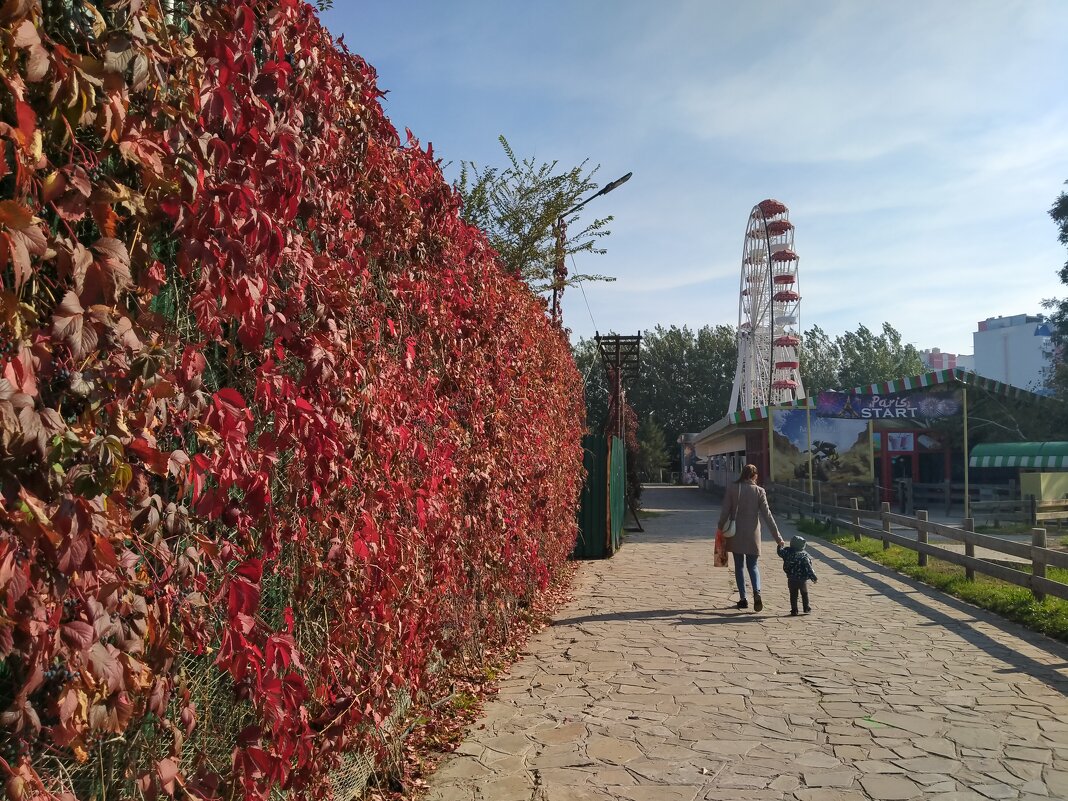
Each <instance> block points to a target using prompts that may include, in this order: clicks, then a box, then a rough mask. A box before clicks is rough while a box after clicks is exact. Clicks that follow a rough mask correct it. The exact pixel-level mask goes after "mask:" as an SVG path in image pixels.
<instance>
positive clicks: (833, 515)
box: [768, 484, 1068, 600]
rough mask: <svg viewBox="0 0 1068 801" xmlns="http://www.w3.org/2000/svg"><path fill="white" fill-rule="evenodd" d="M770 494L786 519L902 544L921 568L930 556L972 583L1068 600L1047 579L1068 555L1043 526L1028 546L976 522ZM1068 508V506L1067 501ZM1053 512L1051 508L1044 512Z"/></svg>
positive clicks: (1064, 589) (794, 493)
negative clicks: (980, 554) (946, 544)
mask: <svg viewBox="0 0 1068 801" xmlns="http://www.w3.org/2000/svg"><path fill="white" fill-rule="evenodd" d="M768 495H769V497H770V498H771V501H772V504H773V506H774V507H775V509H776V511H778V512H780V513H785V514H786V515H787V517H789V516H790V514H792V513H795V512H796V513H797V514H799V515H800V516H802V517H804V516H809V517H812V518H814V519H820V520H822V521H823V522H825V523H826V524H827V525H829V526H831V527H832V528H833V529H839V528H842V529H846V530H848V531H851V532H852V533H853V536H854V537H855V538H856V539H857V540H859V539H860V538H861V536H867V537H871V538H872V539H876V540H881V541H882V543H883V547H884V548H889V547H890V545H891V544H894V545H900V546H901V547H902V548H908V549H909V550H912V551H916V553H917V555H918V556H917V559H918V562H919V564H920V565H925V564H927V560H928V558H933V559H940V560H942V561H943V562H949V563H951V564H955V565H960V566H961V567H963V568H964V569H965V574H966V575H967V577H968V578H969V579H973V578H974V577H975V574H976V573H981V574H983V575H986V576H991V577H992V578H996V579H1000V580H1001V581H1007V582H1009V583H1010V584H1015V585H1017V586H1019V587H1026V588H1027V589H1029V590H1031V592H1032V594H1033V595H1034V596H1035V598H1036V599H1037V600H1042V599H1043V598H1045V597H1046V596H1047V595H1052V596H1054V597H1055V598H1061V599H1064V600H1068V584H1065V583H1063V582H1059V581H1053V580H1051V579H1049V578H1047V577H1046V568H1047V567H1055V568H1062V569H1066V570H1068V552H1065V551H1059V550H1052V549H1050V548H1047V547H1046V530H1045V529H1044V528H1038V527H1035V528H1033V529H1032V530H1031V542H1030V543H1026V542H1016V541H1013V540H1008V539H1005V538H1003V537H995V536H993V535H990V534H982V533H979V532H977V531H975V530H974V528H975V521H974V518H969V519H967V520H965V521H964V525H963V526H961V527H958V526H948V525H945V524H944V523H936V522H934V521H931V520H928V516H927V512H926V511H925V510H918V511H917V512H916V516H915V517H911V516H909V515H900V514H894V513H893V512H891V511H890V504H889V503H883V504H882V509H881V510H880V511H878V512H872V511H869V510H866V509H860V508H858V503H857V499H856V498H854V499H852V502H851V504H850V506H848V507H844V506H832V505H829V504H820V503H818V502H816V501H815V500H814V499H813V498H812V496H810V495H806V494H805V493H804V492H800V491H798V490H795V489H792V488H789V487H780V486H778V485H774V484H773V485H771V486H769V487H768ZM999 503H1001V502H999ZM1047 503H1049V502H1047ZM1053 503H1059V502H1053ZM1065 506H1066V507H1068V502H1066V503H1065ZM1055 511H1056V510H1051V511H1048V512H1046V513H1053V512H1055ZM872 520H875V521H878V522H879V523H880V524H881V525H880V527H879V528H875V527H874V526H872V525H868V524H867V523H866V521H872ZM862 521H865V522H862ZM895 526H896V527H897V528H898V529H899V530H900V529H902V528H904V529H911V530H912V531H915V532H916V533H915V536H910V535H906V534H902V533H899V532H898V531H894V527H895ZM931 535H934V536H936V537H943V538H945V539H951V540H955V541H957V542H961V543H964V553H963V554H961V553H957V552H956V551H951V550H947V549H946V548H942V547H939V546H938V545H932V544H931V543H930V542H929V537H930V536H931ZM977 547H979V548H984V549H986V550H988V551H994V552H995V553H1002V554H1006V555H1008V556H1013V557H1016V558H1017V559H1024V560H1027V561H1029V562H1030V565H1031V572H1030V573H1028V572H1026V571H1023V570H1018V569H1016V568H1014V567H1009V566H1007V565H1004V564H999V563H998V562H993V561H990V560H988V559H980V558H977V557H976V556H975V549H976V548H977Z"/></svg>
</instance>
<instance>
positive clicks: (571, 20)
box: [324, 0, 1068, 353]
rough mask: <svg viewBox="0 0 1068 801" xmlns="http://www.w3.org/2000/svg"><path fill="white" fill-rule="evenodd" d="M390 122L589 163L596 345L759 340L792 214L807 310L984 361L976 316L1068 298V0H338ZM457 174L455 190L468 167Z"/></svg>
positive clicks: (804, 315) (443, 141)
mask: <svg viewBox="0 0 1068 801" xmlns="http://www.w3.org/2000/svg"><path fill="white" fill-rule="evenodd" d="M324 21H325V22H326V24H327V25H328V27H329V28H330V29H331V30H332V31H333V32H334V33H335V34H338V35H341V34H344V35H345V42H346V44H347V45H348V46H349V48H350V49H351V50H353V51H354V52H356V53H359V54H360V55H362V56H363V57H364V58H366V59H367V60H368V61H369V62H370V63H371V64H373V65H374V66H375V67H376V68H377V70H378V74H379V83H380V86H381V87H382V88H383V89H385V90H388V92H389V94H388V96H387V98H386V100H385V108H386V111H387V113H388V114H389V115H390V117H391V119H392V120H393V123H394V124H395V125H396V126H397V128H398V129H399V130H401V131H403V129H404V128H405V127H408V128H411V130H412V131H413V132H414V133H415V134H416V136H418V137H419V138H420V139H421V140H422V141H423V142H432V143H433V144H434V151H435V153H436V154H437V155H438V156H439V157H440V158H442V159H443V160H444V161H446V162H452V163H453V164H454V165H457V164H458V163H459V162H460V161H461V160H467V161H475V162H478V163H480V164H497V165H499V164H501V163H502V162H503V161H504V155H503V153H502V152H501V150H500V146H499V144H498V143H497V136H498V134H502V133H503V134H504V135H505V136H507V137H508V139H509V141H510V142H511V144H512V146H513V148H514V149H515V151H516V153H517V154H518V155H519V156H520V157H525V156H535V157H536V158H538V159H539V160H542V161H552V160H559V161H560V162H561V164H564V165H568V166H570V165H572V164H575V163H578V162H579V161H581V160H583V159H584V158H587V157H588V158H590V160H591V161H592V162H593V163H596V164H600V165H601V170H600V171H599V173H598V177H599V178H600V183H602V184H603V183H607V182H608V181H610V180H612V179H614V178H616V177H618V176H620V175H622V174H624V173H626V172H630V171H633V173H634V177H633V179H632V180H631V181H630V182H629V183H627V184H626V185H625V186H623V187H621V188H619V189H618V190H617V191H615V192H613V193H611V194H609V195H606V196H604V197H601V198H598V199H597V200H595V201H593V203H591V204H590V205H589V206H588V207H587V208H586V210H585V211H584V212H583V214H584V217H583V219H586V217H585V215H587V214H588V215H589V217H590V218H591V219H592V217H594V216H601V215H605V214H611V215H613V216H614V217H615V220H614V222H613V223H612V225H611V228H612V235H611V236H610V237H609V238H608V239H607V240H606V245H607V248H608V254H607V255H605V256H591V255H581V256H579V257H578V263H577V264H576V265H575V267H576V268H577V270H578V271H580V272H585V273H604V274H610V275H614V276H616V278H617V281H616V282H614V283H611V284H605V283H589V284H586V286H585V290H586V297H587V299H588V301H589V306H590V309H591V310H592V316H593V320H594V321H595V322H591V319H590V317H591V315H590V312H588V311H587V308H586V305H585V303H584V302H583V298H582V294H581V293H580V292H579V291H577V290H569V291H568V293H567V295H566V296H565V303H564V319H565V324H566V325H568V326H569V327H570V328H571V329H572V330H573V332H574V334H575V335H576V336H578V335H581V336H589V335H592V333H593V331H594V328H595V327H596V328H597V329H599V330H600V331H601V332H602V333H603V332H607V331H609V330H614V331H617V332H620V333H634V332H636V331H638V330H644V329H648V328H651V327H653V326H654V325H656V324H658V323H659V324H663V325H671V324H677V325H684V324H685V325H689V326H691V327H695V326H700V325H704V324H706V323H712V324H716V323H729V324H731V325H735V324H737V321H738V275H739V271H740V259H741V252H742V239H743V234H744V232H745V225H746V222H747V218H748V214H749V211H750V209H751V208H752V206H753V205H754V204H755V203H757V202H759V201H760V200H762V199H764V198H766V197H774V198H777V199H779V200H781V201H783V202H784V203H786V204H787V205H788V206H789V207H790V211H791V219H792V221H793V222H794V225H795V226H796V250H797V252H798V254H799V255H800V258H801V261H800V289H801V293H802V295H803V300H802V307H801V320H802V325H803V326H804V327H806V328H807V327H809V326H811V325H820V326H822V327H823V328H824V329H825V330H827V331H828V332H829V333H831V334H837V333H841V332H842V331H844V330H847V329H854V328H856V326H857V325H858V324H860V323H864V324H866V325H868V326H869V327H871V328H877V327H878V326H880V325H881V324H882V322H883V321H884V320H887V321H889V322H890V323H892V324H893V325H894V326H896V327H897V328H898V329H899V330H900V331H901V332H902V334H903V336H904V338H905V339H906V340H907V341H909V342H912V343H913V344H915V345H916V346H918V347H920V348H926V347H934V346H937V347H941V348H942V349H943V350H948V351H953V352H959V353H971V352H972V346H971V342H972V340H971V332H972V331H974V330H975V327H976V326H975V323H976V322H977V321H978V320H981V319H985V318H987V317H990V316H996V315H999V314H1006V315H1007V314H1018V313H1021V312H1028V313H1037V312H1039V311H1040V307H1039V304H1040V301H1041V300H1042V299H1043V298H1046V297H1051V296H1054V295H1058V294H1065V293H1068V288H1065V287H1062V286H1061V285H1060V284H1059V282H1058V280H1057V276H1056V272H1057V270H1058V268H1059V267H1060V266H1061V265H1063V264H1064V262H1065V260H1066V258H1068V254H1066V252H1065V248H1064V247H1063V246H1062V245H1060V244H1059V243H1058V242H1057V238H1056V234H1057V232H1056V228H1055V226H1054V225H1053V223H1052V221H1051V220H1050V218H1049V216H1048V213H1047V212H1048V209H1049V208H1050V206H1051V205H1052V204H1053V201H1054V199H1055V197H1056V196H1057V194H1058V193H1059V192H1060V191H1062V188H1063V184H1064V181H1065V180H1068V92H1066V91H1065V86H1064V76H1065V75H1068V3H1066V2H1063V0H1049V1H1048V2H1043V1H1042V0H1027V1H1026V2H1011V1H1009V0H996V1H992V2H982V1H979V0H973V1H970V2H963V1H962V0H954V1H953V2H937V3H932V2H926V1H925V2H919V1H918V0H902V1H899V2H893V3H869V2H859V0H857V1H855V0H843V1H842V2H831V1H830V0H827V1H822V0H812V2H800V1H799V0H798V1H797V2H781V1H779V0H765V2H761V3H736V2H725V1H724V2H720V1H718V0H716V1H712V0H709V1H708V2H671V1H670V0H664V2H660V3H652V2H648V0H636V1H632V0H615V1H614V2H607V0H604V1H602V2H593V0H574V1H573V2H559V1H557V0H548V1H547V2H539V3H531V2H525V3H519V2H490V0H485V1H484V2H469V1H464V0H459V1H458V2H424V1H423V0H414V1H410V2H407V3H404V4H397V3H390V2H385V0H374V2H352V1H351V0H337V2H336V8H335V9H334V10H332V11H330V12H327V13H325V14H324ZM446 173H447V175H449V176H450V177H454V175H455V168H448V169H447V170H446Z"/></svg>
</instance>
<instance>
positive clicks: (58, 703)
mask: <svg viewBox="0 0 1068 801" xmlns="http://www.w3.org/2000/svg"><path fill="white" fill-rule="evenodd" d="M173 7H175V6H174V5H171V4H168V5H167V8H168V9H170V8H173ZM177 7H179V8H183V7H184V8H185V9H186V13H185V14H184V16H182V17H181V18H180V19H179V18H176V17H175V15H174V14H173V13H172V12H169V11H168V12H165V11H164V7H163V6H162V5H161V3H159V2H158V1H157V0H145V2H143V3H113V4H107V5H105V6H103V9H104V10H102V11H100V12H97V11H96V10H94V9H93V7H92V6H90V5H88V4H84V6H76V8H79V9H84V11H77V12H75V11H71V10H70V9H68V8H67V7H65V6H63V5H62V4H57V3H49V4H46V5H45V8H46V9H48V11H47V13H45V12H42V9H41V7H40V5H39V4H38V3H11V4H8V6H7V7H5V10H4V14H3V15H2V16H0V37H2V41H3V47H2V48H0V59H2V60H3V64H2V72H3V75H4V88H3V90H0V110H2V114H3V117H2V122H0V143H2V145H3V148H4V151H3V156H4V157H3V158H2V159H0V187H2V190H3V192H2V197H3V200H2V201H0V223H2V227H0V269H2V270H3V272H2V276H3V287H2V294H0V315H2V319H0V323H2V326H3V336H0V340H2V341H4V342H5V343H10V344H8V345H7V346H6V352H5V354H4V357H3V361H2V363H0V367H2V370H3V372H2V375H3V378H2V380H0V418H2V420H3V426H2V430H0V434H2V437H0V491H2V506H0V521H2V524H3V525H2V532H0V600H2V602H3V605H4V615H3V617H0V657H2V658H3V663H2V670H0V703H2V704H3V710H4V711H3V715H2V718H0V725H2V726H3V737H2V739H3V742H2V743H0V746H2V747H3V750H4V753H3V754H2V756H3V757H4V759H5V760H6V762H4V763H0V764H2V767H4V769H5V770H6V771H7V772H8V774H9V779H10V780H9V783H8V792H9V795H12V797H15V798H19V797H21V798H45V797H56V796H64V797H72V796H75V795H77V796H82V797H90V796H93V795H98V796H101V797H102V793H101V790H103V789H106V790H107V794H109V795H110V794H119V795H122V796H125V797H132V796H134V795H135V794H138V793H139V794H141V795H143V796H145V797H146V798H152V797H154V796H156V795H160V794H163V795H175V794H178V793H180V792H183V790H182V788H184V792H185V793H186V794H188V795H190V796H191V797H200V798H224V797H226V798H229V797H232V796H233V795H234V793H235V792H238V793H242V794H243V795H245V797H249V798H265V797H267V795H268V794H270V793H271V792H272V788H281V789H284V790H286V791H289V792H292V793H294V794H295V795H297V796H298V797H299V796H323V795H326V794H328V792H329V789H330V785H329V774H330V770H331V769H332V768H334V767H336V766H337V765H339V764H340V763H341V759H342V755H345V754H351V753H352V752H354V751H356V750H365V749H369V748H375V747H378V746H380V742H379V740H378V738H377V732H378V730H379V729H380V728H382V727H383V725H384V724H385V722H386V721H387V720H388V719H389V718H390V716H391V714H393V712H394V711H395V710H396V709H397V707H398V705H399V704H401V703H402V701H403V699H405V698H408V697H414V698H416V699H417V700H418V699H419V697H420V693H421V691H422V690H424V689H425V688H426V687H427V686H428V683H429V682H430V681H431V679H432V670H433V667H434V665H435V664H438V663H440V662H442V661H448V660H449V659H452V658H454V657H456V656H457V655H459V654H462V653H463V652H465V651H468V650H471V649H472V648H474V647H475V645H476V644H477V643H478V642H480V641H484V640H493V639H495V638H496V639H500V638H501V637H503V636H505V635H506V633H507V626H508V621H509V619H510V616H511V615H512V614H513V612H514V610H515V608H516V606H517V605H518V604H519V603H521V602H524V601H528V600H529V599H530V598H532V597H533V596H534V595H535V594H536V593H538V592H540V591H541V590H542V589H543V588H544V587H545V586H546V585H547V584H548V582H549V580H550V578H551V577H552V576H553V575H554V573H555V572H556V571H557V570H558V568H559V567H560V566H561V565H562V564H563V562H564V561H565V559H566V558H567V555H568V553H569V551H570V549H571V546H572V544H573V542H574V537H575V515H574V507H575V503H576V499H577V496H578V491H579V486H580V480H581V476H580V474H581V448H580V433H581V429H582V426H583V408H582V392H581V380H580V377H579V375H578V373H577V371H576V369H575V367H574V363H573V361H572V360H571V357H570V354H569V349H568V346H567V342H566V341H565V338H564V336H563V335H562V334H561V332H560V331H558V330H556V329H555V328H553V327H552V326H551V325H550V324H549V322H548V321H547V319H546V316H545V306H544V302H543V301H541V300H539V299H538V298H536V297H535V296H534V295H532V294H531V293H530V291H529V290H528V289H527V288H526V287H525V286H524V285H523V284H521V283H520V282H519V281H518V280H517V279H515V278H513V277H511V276H509V275H506V274H505V273H504V272H503V271H502V270H501V269H500V268H499V266H498V264H497V260H496V257H495V254H494V253H493V251H492V250H491V249H490V248H489V247H488V245H487V244H486V241H485V238H484V237H483V236H482V234H481V233H480V232H478V231H477V230H475V229H473V228H471V227H470V226H468V225H467V224H465V223H464V222H463V221H462V220H461V219H460V217H459V214H458V210H459V200H458V198H457V196H456V194H455V193H454V192H453V191H452V190H451V189H450V187H449V186H448V185H447V184H446V182H445V181H444V180H443V178H442V175H441V173H440V170H439V168H438V165H437V163H436V162H435V160H434V158H433V154H432V152H431V151H430V149H429V148H427V149H425V150H424V149H422V148H421V147H420V146H419V144H418V142H416V141H415V140H414V139H413V138H411V136H410V135H409V137H408V139H407V141H406V142H404V143H402V142H401V141H400V140H399V138H398V136H397V134H396V132H395V131H394V129H393V127H392V126H391V125H390V123H389V121H388V120H387V119H386V117H385V116H384V114H383V112H382V109H381V106H380V103H379V98H380V96H381V93H380V92H379V90H378V89H377V87H376V84H375V74H374V71H373V69H372V68H371V67H370V66H368V65H367V64H366V63H365V62H364V61H362V60H361V59H360V58H359V57H357V56H354V55H352V54H350V53H348V52H347V51H346V50H345V49H344V48H343V47H340V46H338V45H336V44H335V43H334V42H333V41H332V39H331V37H330V36H329V34H328V33H327V32H326V31H325V30H324V29H323V28H322V27H321V26H320V24H319V22H318V21H317V19H316V17H315V14H314V12H313V10H312V9H311V8H310V7H309V6H308V5H306V4H305V3H302V2H296V0H281V2H276V3H268V2H266V0H237V1H236V2H230V3H195V2H194V3H187V4H184V5H178V6H177ZM56 9H59V10H58V11H57V10H56ZM64 9H66V10H64Z"/></svg>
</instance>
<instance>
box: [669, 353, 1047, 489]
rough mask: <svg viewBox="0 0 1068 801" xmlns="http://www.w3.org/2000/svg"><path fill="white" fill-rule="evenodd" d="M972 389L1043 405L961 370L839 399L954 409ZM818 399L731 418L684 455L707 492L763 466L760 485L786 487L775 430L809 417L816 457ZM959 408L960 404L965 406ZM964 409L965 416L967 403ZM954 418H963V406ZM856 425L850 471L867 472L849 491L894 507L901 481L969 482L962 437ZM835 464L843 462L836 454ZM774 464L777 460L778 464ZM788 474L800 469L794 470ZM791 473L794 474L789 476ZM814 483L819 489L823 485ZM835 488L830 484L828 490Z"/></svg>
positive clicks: (876, 420) (896, 425) (916, 426)
mask: <svg viewBox="0 0 1068 801" xmlns="http://www.w3.org/2000/svg"><path fill="white" fill-rule="evenodd" d="M969 389H978V390H982V391H984V392H992V393H995V394H998V395H1001V396H1003V397H1007V398H1014V399H1018V400H1021V401H1024V402H1035V401H1041V400H1045V399H1043V398H1041V397H1040V396H1038V395H1036V394H1035V393H1032V392H1029V391H1026V390H1023V389H1019V388H1016V387H1012V386H1009V385H1008V384H1005V383H1003V382H998V381H992V380H990V379H987V378H984V377H982V376H979V375H976V374H975V373H972V372H968V371H964V370H961V369H959V368H954V369H949V370H937V371H932V372H929V373H924V374H923V375H919V376H912V377H907V378H898V379H894V380H892V381H886V382H882V383H879V384H871V385H867V386H862V387H856V388H854V389H852V390H851V391H849V392H847V393H837V394H838V395H839V396H840V397H844V396H849V397H854V398H866V399H870V397H871V396H877V397H878V398H882V399H883V401H885V402H887V403H891V404H892V403H898V402H902V403H904V402H905V401H899V400H896V399H900V398H909V397H911V398H912V401H913V404H914V405H918V402H920V401H923V402H925V403H929V402H931V400H936V401H939V400H940V401H941V402H945V401H946V400H947V399H948V400H950V402H951V403H952V402H954V401H952V398H954V397H958V398H959V395H960V392H961V391H962V390H964V391H967V390H969ZM820 400H822V396H820V397H819V398H813V397H809V398H803V399H801V400H798V401H795V402H793V403H790V404H785V405H779V406H763V407H758V408H755V409H747V410H745V411H738V412H733V413H731V414H728V415H727V416H726V417H724V418H723V419H722V420H720V421H719V422H717V423H714V424H712V425H710V426H709V427H708V428H706V429H705V430H703V431H701V432H699V433H694V434H684V435H683V436H682V437H681V444H682V448H683V452H684V453H691V454H692V455H693V458H694V459H695V460H696V462H697V464H698V465H699V471H698V472H699V475H700V476H701V478H702V480H703V481H702V483H703V484H704V486H705V487H706V488H707V489H711V490H716V489H722V488H724V487H726V485H727V484H728V483H729V482H730V481H733V480H734V479H735V478H736V477H737V475H738V473H739V471H740V470H741V467H742V466H743V465H745V464H755V465H756V466H757V468H758V470H759V475H760V480H761V483H765V482H767V481H769V480H771V481H783V480H784V478H783V467H784V464H783V462H782V458H781V456H779V455H776V454H777V453H779V449H780V447H781V445H782V444H783V443H782V439H783V435H782V434H780V433H779V431H778V430H777V428H776V425H777V423H776V418H777V417H778V418H779V419H781V415H782V414H783V413H787V414H790V413H792V414H794V415H798V416H800V417H801V418H802V419H804V418H805V417H806V415H807V416H808V422H807V427H808V431H809V443H808V448H807V450H808V451H809V452H811V453H813V454H815V453H817V452H818V451H819V449H820V445H821V443H820V442H818V441H817V438H818V437H819V436H821V435H819V434H818V430H819V424H818V423H814V422H813V421H815V420H817V419H818V417H819V415H820V412H819V405H820V404H819V401H820ZM957 402H958V404H959V401H957ZM1047 402H1049V401H1047ZM964 408H965V409H966V401H965V406H964ZM954 415H955V416H957V417H960V416H961V409H960V407H959V405H958V406H957V408H956V410H955V411H954ZM864 416H865V417H867V415H864ZM850 422H854V423H859V427H858V428H856V429H855V430H854V433H853V435H852V436H853V437H854V438H855V441H853V442H850V443H847V445H849V446H851V451H852V455H851V457H850V458H851V459H853V462H852V465H853V467H854V468H858V467H859V468H861V472H863V473H865V475H864V476H863V478H861V479H860V480H859V481H857V482H856V483H855V484H850V487H859V488H863V489H864V490H865V492H864V493H863V494H864V495H869V493H870V497H871V498H872V500H885V501H890V500H893V497H894V491H895V489H894V488H895V485H896V483H897V482H899V481H901V480H902V479H905V480H908V481H911V482H914V483H918V484H919V483H922V484H942V483H944V482H951V483H957V482H962V481H963V480H964V472H965V468H964V462H965V454H964V452H963V449H962V448H961V445H960V442H959V437H948V438H946V437H945V436H944V435H942V434H940V433H939V432H938V431H936V430H934V429H932V428H931V427H930V425H929V424H927V423H925V422H923V421H918V420H917V421H912V420H909V419H899V417H898V416H894V415H893V414H885V415H873V418H871V419H868V421H867V422H866V423H864V422H863V421H850ZM865 427H866V430H865ZM835 450H837V447H836V448H835ZM834 458H835V459H837V454H835V456H834ZM801 459H803V460H804V462H805V464H806V465H807V461H808V457H806V456H804V455H803V454H802V455H801ZM776 460H779V464H777V465H776V464H775V461H776ZM787 467H788V468H794V467H795V464H790V465H787ZM787 472H788V473H789V470H788V471H787ZM808 475H809V474H808V473H807V471H806V469H805V468H804V467H801V466H796V472H793V473H790V474H789V475H788V477H787V479H786V480H789V479H794V480H799V481H800V482H801V483H802V484H804V483H807V482H806V479H807V476H808ZM816 483H819V480H817V482H816ZM833 483H834V479H833V477H832V478H831V479H830V480H829V481H828V482H827V485H830V484H833ZM835 491H837V489H836V490H835ZM858 494H860V493H858Z"/></svg>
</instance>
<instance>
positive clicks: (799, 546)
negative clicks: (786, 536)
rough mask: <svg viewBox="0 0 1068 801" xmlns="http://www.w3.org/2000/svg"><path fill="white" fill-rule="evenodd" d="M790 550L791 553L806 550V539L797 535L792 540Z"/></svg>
mask: <svg viewBox="0 0 1068 801" xmlns="http://www.w3.org/2000/svg"><path fill="white" fill-rule="evenodd" d="M790 550H791V551H803V550H805V538H804V537H802V536H801V535H800V534H797V535H795V536H793V537H791V538H790Z"/></svg>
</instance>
